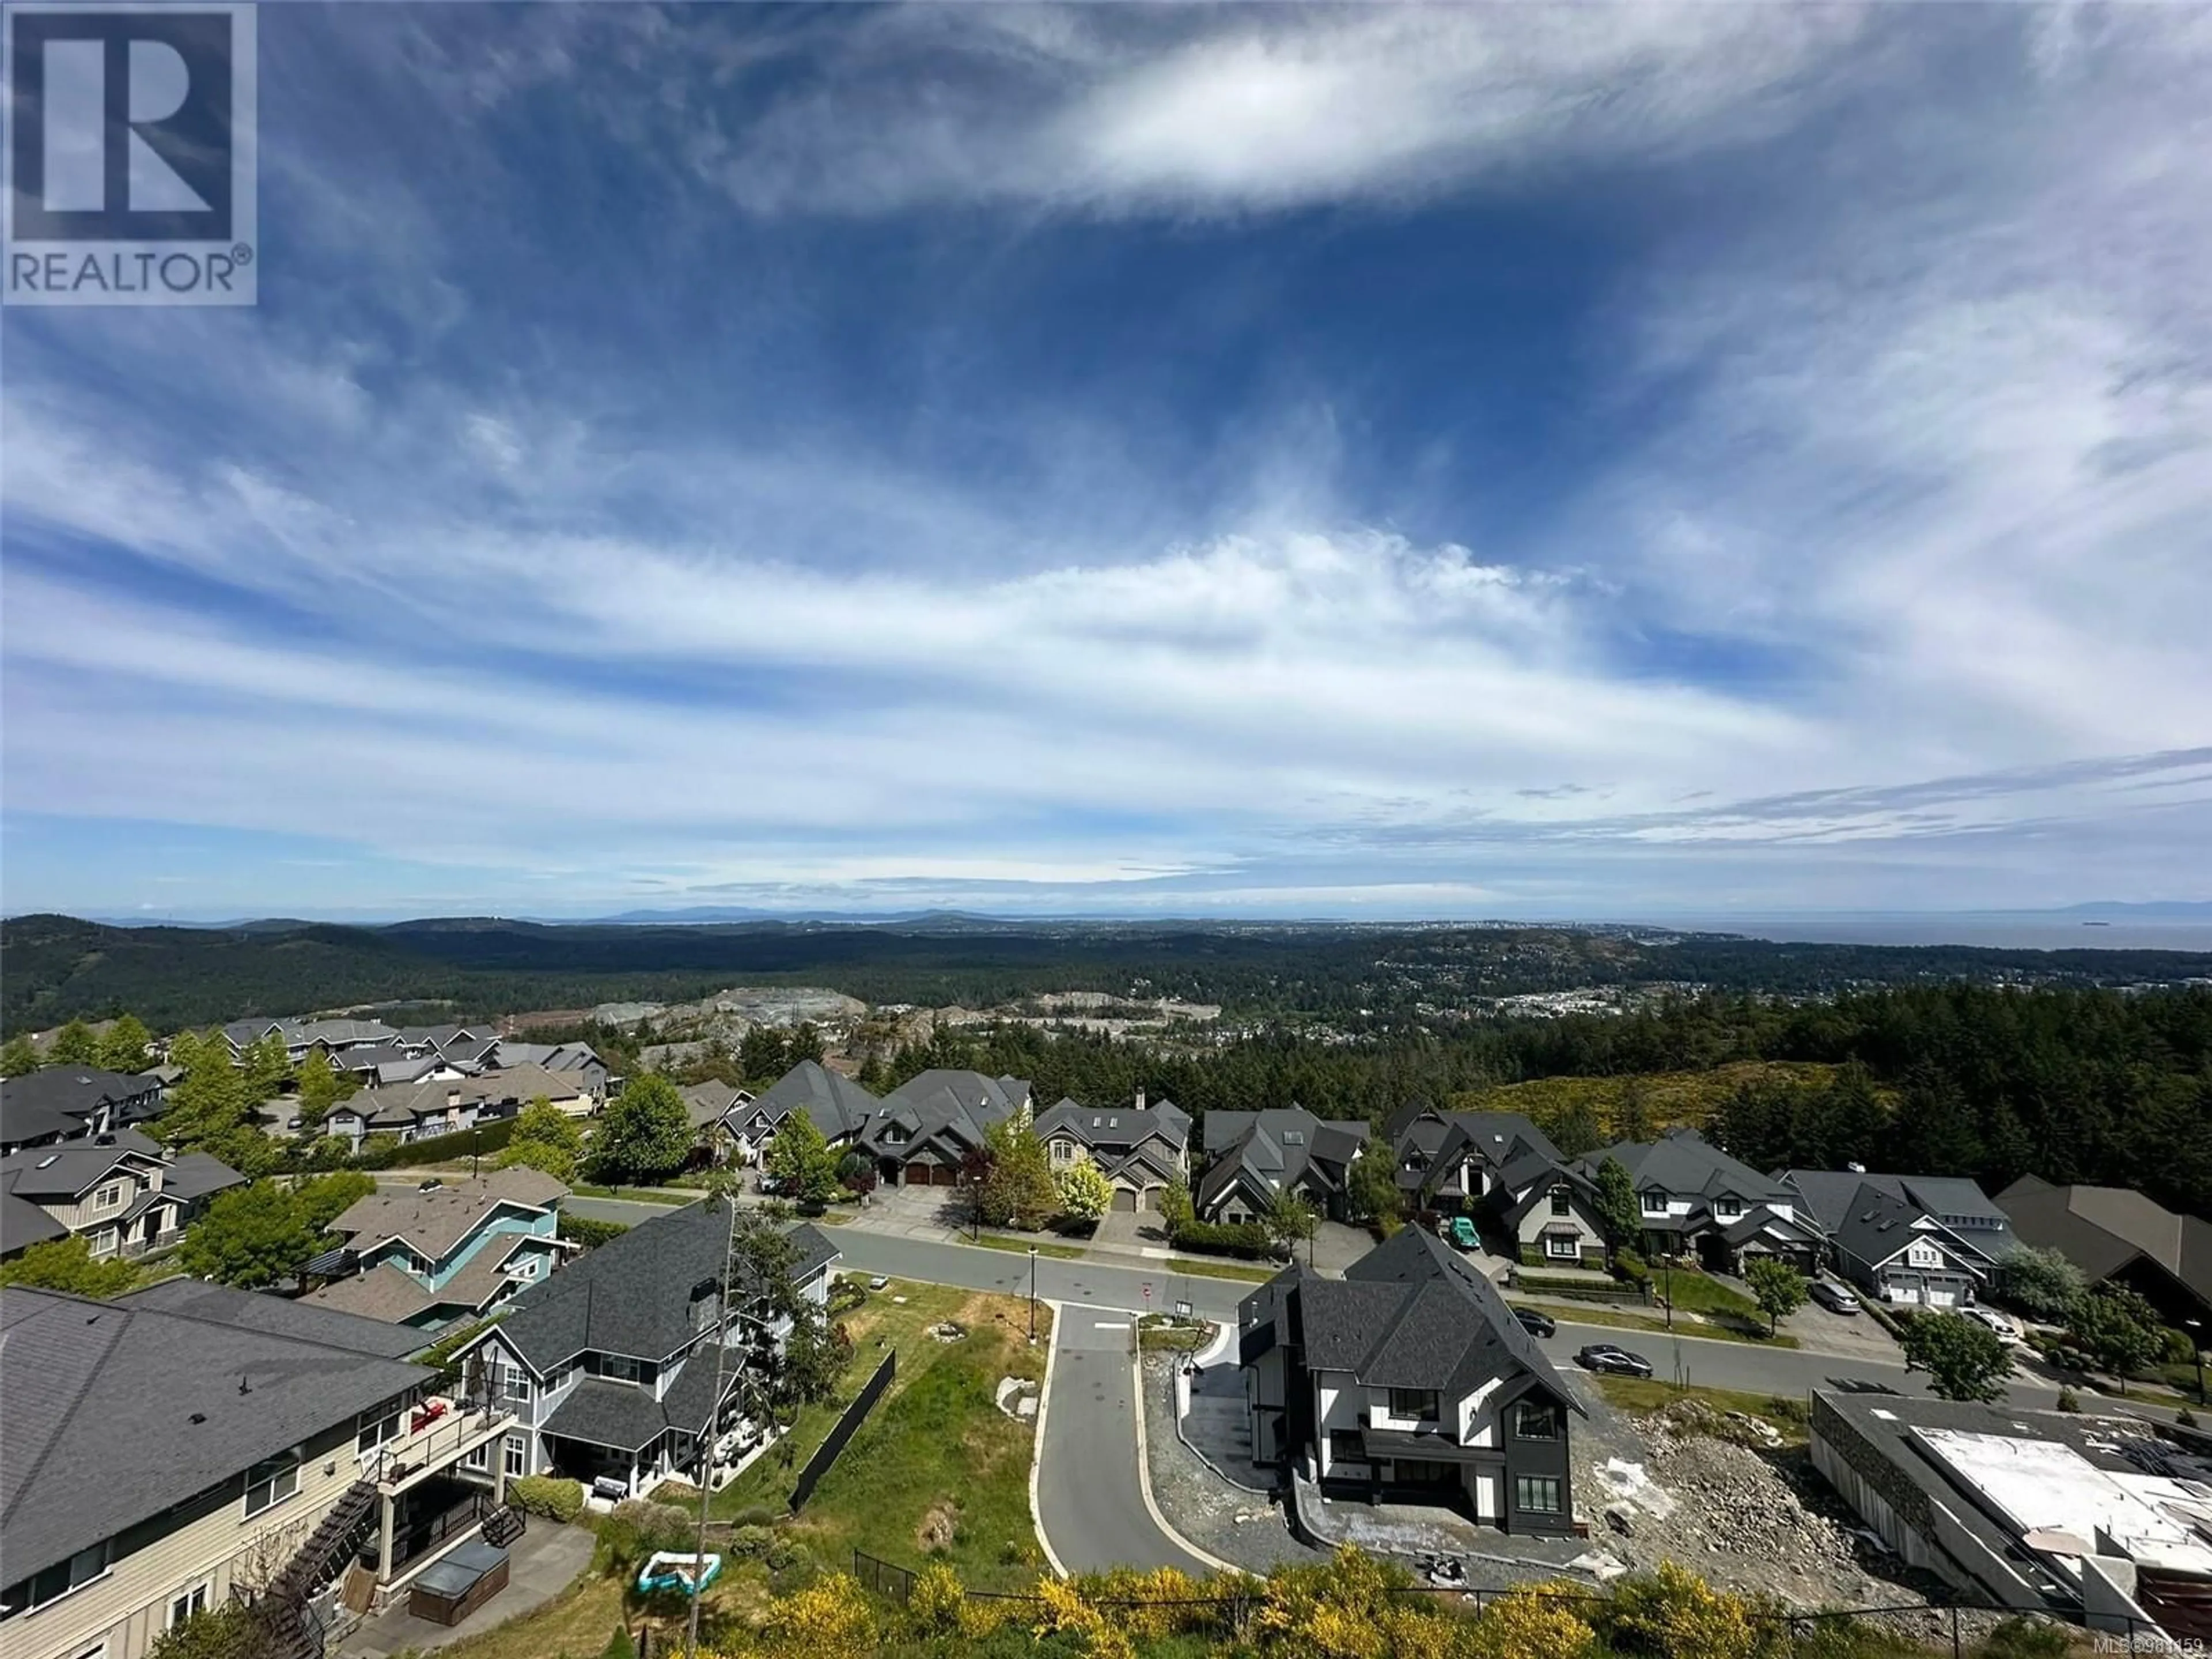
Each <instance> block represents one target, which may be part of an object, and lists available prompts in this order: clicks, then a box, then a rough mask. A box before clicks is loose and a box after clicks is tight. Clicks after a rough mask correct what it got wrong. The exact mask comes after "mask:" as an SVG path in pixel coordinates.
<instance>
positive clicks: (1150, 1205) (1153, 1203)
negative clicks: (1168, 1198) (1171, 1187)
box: [1137, 1187, 1160, 1210]
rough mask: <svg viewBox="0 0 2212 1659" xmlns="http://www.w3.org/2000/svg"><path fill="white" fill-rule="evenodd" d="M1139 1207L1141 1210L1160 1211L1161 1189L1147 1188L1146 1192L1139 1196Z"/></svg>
mask: <svg viewBox="0 0 2212 1659" xmlns="http://www.w3.org/2000/svg"><path fill="white" fill-rule="evenodd" d="M1137 1207H1138V1208H1139V1209H1140V1210H1157V1209H1158V1208H1159V1207H1160V1189H1159V1188H1157V1187H1147V1188H1145V1190H1144V1191H1142V1192H1141V1193H1139V1194H1137Z"/></svg>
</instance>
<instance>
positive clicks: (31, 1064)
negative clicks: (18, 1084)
mask: <svg viewBox="0 0 2212 1659" xmlns="http://www.w3.org/2000/svg"><path fill="white" fill-rule="evenodd" d="M38 1069H39V1051H38V1050H37V1049H36V1048H33V1047H32V1046H31V1039H30V1038H28V1037H27V1036H24V1035H23V1034H22V1033H21V1032H20V1031H18V1032H17V1033H16V1034H15V1036H11V1037H9V1039H8V1042H7V1043H6V1046H4V1047H0V1078H10V1077H28V1076H29V1075H30V1074H31V1073H33V1072H35V1071H37V1070H38Z"/></svg>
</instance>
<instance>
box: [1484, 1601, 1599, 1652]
mask: <svg viewBox="0 0 2212 1659" xmlns="http://www.w3.org/2000/svg"><path fill="white" fill-rule="evenodd" d="M1580 1594H1586V1592H1579V1591H1577V1589H1576V1588H1575V1587H1574V1586H1572V1585H1570V1584H1546V1585H1542V1586H1541V1587H1532V1588H1530V1589H1516V1590H1513V1591H1510V1592H1509V1593H1507V1594H1506V1595H1501V1596H1499V1597H1498V1598H1497V1599H1496V1600H1495V1601H1491V1602H1489V1603H1488V1604H1487V1605H1486V1606H1485V1607H1484V1608H1483V1610H1482V1613H1481V1616H1480V1617H1479V1618H1477V1619H1476V1620H1474V1621H1473V1622H1472V1623H1471V1624H1470V1625H1469V1626H1468V1630H1467V1639H1466V1641H1465V1643H1464V1644H1462V1647H1461V1649H1460V1651H1461V1652H1462V1654H1464V1655H1465V1656H1466V1659H1583V1656H1585V1655H1587V1654H1588V1653H1589V1651H1590V1650H1591V1649H1593V1648H1595V1646H1596V1645H1597V1632H1595V1631H1594V1630H1592V1629H1591V1628H1590V1627H1589V1625H1588V1624H1586V1623H1585V1622H1583V1619H1582V1616H1581V1614H1580V1613H1578V1612H1577V1604H1576V1602H1575V1601H1571V1600H1569V1599H1567V1598H1568V1597H1570V1596H1573V1595H1580Z"/></svg>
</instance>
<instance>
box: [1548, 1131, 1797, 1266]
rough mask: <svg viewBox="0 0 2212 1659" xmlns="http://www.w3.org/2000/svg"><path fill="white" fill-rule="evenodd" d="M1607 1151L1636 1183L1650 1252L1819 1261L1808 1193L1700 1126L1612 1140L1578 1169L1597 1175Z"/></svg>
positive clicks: (1730, 1259) (1718, 1259)
mask: <svg viewBox="0 0 2212 1659" xmlns="http://www.w3.org/2000/svg"><path fill="white" fill-rule="evenodd" d="M1607 1158H1613V1159H1615V1160H1617V1161H1618V1162H1620V1164H1622V1165H1623V1166H1625V1167H1626V1170H1628V1174H1629V1178H1630V1179H1631V1180H1632V1182H1634V1183H1635V1186H1636V1201H1637V1205H1638V1209H1639V1210H1640V1211H1641V1212H1642V1220H1643V1223H1644V1251H1645V1254H1647V1255H1654V1256H1658V1255H1690V1256H1694V1257H1696V1258H1697V1260H1698V1261H1699V1264H1700V1265H1702V1266H1704V1267H1708V1268H1711V1269H1713V1270H1714V1271H1716V1272H1720V1273H1737V1272H1740V1271H1741V1268H1742V1264H1743V1262H1744V1261H1746V1260H1747V1258H1749V1257H1752V1256H1757V1255H1771V1256H1776V1257H1778V1258H1780V1259H1781V1260H1782V1261H1787V1262H1789V1263H1790V1265H1791V1266H1793V1267H1797V1268H1800V1269H1802V1271H1804V1272H1806V1273H1811V1272H1813V1271H1814V1269H1816V1268H1817V1267H1819V1266H1820V1251H1821V1248H1822V1247H1821V1238H1820V1227H1819V1225H1817V1224H1816V1223H1814V1221H1813V1220H1811V1218H1808V1217H1805V1216H1802V1215H1800V1214H1799V1213H1798V1212H1799V1210H1800V1209H1801V1208H1802V1206H1803V1203H1804V1200H1802V1198H1801V1197H1800V1196H1799V1195H1798V1194H1797V1192H1796V1189H1795V1188H1791V1187H1790V1186H1789V1185H1788V1184H1786V1183H1785V1182H1781V1181H1778V1180H1777V1179H1776V1178H1775V1177H1773V1176H1764V1175H1761V1174H1760V1173H1759V1171H1758V1170H1754V1169H1753V1168H1752V1167H1751V1166H1750V1165H1749V1164H1745V1163H1743V1162H1742V1161H1741V1159H1738V1158H1731V1157H1729V1154H1728V1153H1726V1152H1723V1151H1722V1150H1721V1149H1720V1148H1719V1147H1717V1146H1714V1145H1713V1144H1712V1143H1711V1141H1709V1140H1707V1139H1705V1137H1704V1136H1703V1135H1701V1134H1699V1133H1698V1132H1697V1131H1696V1130H1695V1129H1669V1130H1668V1131H1667V1132H1666V1133H1664V1134H1662V1135H1661V1136H1660V1137H1659V1138H1658V1139H1656V1140H1653V1141H1648V1142H1643V1143H1637V1142H1632V1141H1630V1142H1623V1143H1622V1144H1620V1146H1608V1147H1607V1148H1606V1149H1605V1150H1604V1151H1602V1152H1592V1153H1591V1154H1590V1155H1589V1157H1588V1158H1583V1159H1582V1160H1581V1161H1580V1162H1579V1163H1578V1164H1577V1165H1576V1170H1577V1173H1578V1174H1580V1175H1582V1176H1584V1177H1585V1178H1586V1179H1588V1180H1589V1181H1590V1182H1593V1183H1595V1181H1596V1179H1597V1173H1598V1171H1599V1170H1601V1168H1603V1167H1604V1164H1605V1161H1606V1160H1607Z"/></svg>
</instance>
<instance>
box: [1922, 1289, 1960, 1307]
mask: <svg viewBox="0 0 2212 1659" xmlns="http://www.w3.org/2000/svg"><path fill="white" fill-rule="evenodd" d="M1958 1299H1959V1293H1958V1291H1954V1290H1951V1289H1949V1288H1948V1286H1945V1285H1929V1287H1928V1305H1929V1307H1931V1308H1948V1307H1949V1306H1950V1305H1951V1304H1953V1303H1954V1302H1956V1301H1957V1300H1958Z"/></svg>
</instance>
